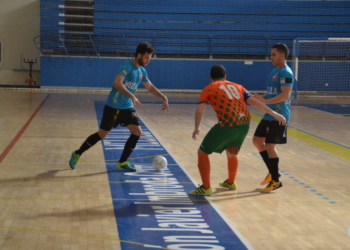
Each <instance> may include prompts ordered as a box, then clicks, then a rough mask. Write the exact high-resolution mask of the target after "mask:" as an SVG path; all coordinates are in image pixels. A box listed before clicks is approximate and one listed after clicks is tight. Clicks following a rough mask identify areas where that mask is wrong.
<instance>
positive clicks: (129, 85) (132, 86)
mask: <svg viewBox="0 0 350 250" xmlns="http://www.w3.org/2000/svg"><path fill="white" fill-rule="evenodd" d="M124 85H125V88H129V89H137V86H138V84H136V83H134V82H125V83H124Z"/></svg>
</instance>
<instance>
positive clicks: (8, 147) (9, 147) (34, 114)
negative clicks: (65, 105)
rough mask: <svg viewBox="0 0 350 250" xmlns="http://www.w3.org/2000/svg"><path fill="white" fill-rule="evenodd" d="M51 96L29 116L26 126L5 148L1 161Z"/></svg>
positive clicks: (0, 156)
mask: <svg viewBox="0 0 350 250" xmlns="http://www.w3.org/2000/svg"><path fill="white" fill-rule="evenodd" d="M49 97H50V94H48V95H47V96H46V97H45V99H44V100H43V101H42V102H41V103H40V105H39V107H38V108H37V109H36V110H35V111H34V113H33V114H32V115H31V117H29V119H28V121H27V122H26V123H25V124H24V126H23V127H22V128H21V130H20V131H19V132H18V133H17V135H16V136H15V137H14V138H13V140H12V141H11V142H10V144H9V145H8V146H7V147H6V148H5V150H4V151H3V152H2V154H1V155H0V163H1V162H2V161H3V160H4V159H5V157H6V156H7V154H8V153H9V152H10V151H11V149H12V148H13V146H15V144H16V143H17V141H18V140H19V138H20V137H21V136H22V134H23V133H24V132H25V131H26V129H27V128H28V126H29V124H30V123H31V122H32V120H33V119H34V117H35V116H36V115H37V114H38V112H39V111H40V109H41V108H42V106H43V105H44V104H45V102H46V101H47V99H48V98H49Z"/></svg>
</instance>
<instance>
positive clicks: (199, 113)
mask: <svg viewBox="0 0 350 250" xmlns="http://www.w3.org/2000/svg"><path fill="white" fill-rule="evenodd" d="M206 106H207V104H206V103H199V104H198V106H197V109H196V113H195V120H194V131H193V133H192V138H193V139H195V140H197V135H199V132H200V129H199V126H200V124H201V122H202V118H203V114H204V110H205V108H206Z"/></svg>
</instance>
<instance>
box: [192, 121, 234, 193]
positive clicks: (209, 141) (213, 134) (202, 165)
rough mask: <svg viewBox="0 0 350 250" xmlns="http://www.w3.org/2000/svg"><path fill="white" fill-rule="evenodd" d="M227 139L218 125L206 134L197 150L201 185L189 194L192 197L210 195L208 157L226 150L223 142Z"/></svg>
mask: <svg viewBox="0 0 350 250" xmlns="http://www.w3.org/2000/svg"><path fill="white" fill-rule="evenodd" d="M227 138H228V136H227V134H226V133H225V131H224V128H221V127H220V126H219V125H218V124H216V125H215V126H214V127H212V128H211V129H210V130H209V132H208V134H206V136H205V137H204V139H203V142H202V144H201V145H200V148H199V150H198V153H197V156H198V170H199V173H200V176H201V179H202V183H203V184H202V185H201V186H200V187H198V188H197V189H195V190H192V191H190V192H189V194H192V195H210V194H212V192H213V191H212V188H211V185H210V161H209V155H210V154H211V153H213V152H220V153H221V152H222V151H223V150H225V149H226V148H227V146H228V145H227V144H226V142H225V140H226V139H227Z"/></svg>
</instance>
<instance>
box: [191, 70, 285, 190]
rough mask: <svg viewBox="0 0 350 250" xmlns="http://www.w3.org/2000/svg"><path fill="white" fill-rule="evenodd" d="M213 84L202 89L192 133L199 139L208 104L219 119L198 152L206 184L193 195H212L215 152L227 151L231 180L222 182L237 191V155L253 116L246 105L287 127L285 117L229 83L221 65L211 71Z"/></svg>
mask: <svg viewBox="0 0 350 250" xmlns="http://www.w3.org/2000/svg"><path fill="white" fill-rule="evenodd" d="M210 79H211V80H212V83H210V84H209V85H207V86H206V87H204V88H203V90H202V92H201V94H200V98H199V103H198V106H197V110H196V114H195V128H194V131H193V134H192V138H193V139H195V140H196V139H197V135H199V132H200V129H199V125H200V123H201V120H202V117H203V114H204V110H205V108H206V106H207V102H209V103H210V104H211V106H212V108H213V109H214V111H215V113H216V116H217V118H218V123H217V124H215V125H214V127H212V128H211V129H210V131H209V132H208V134H207V135H206V136H205V138H204V139H203V142H202V144H201V146H200V148H199V150H198V169H199V172H200V175H201V178H202V182H203V184H202V185H201V186H200V187H198V188H197V189H195V190H193V191H190V194H192V195H210V194H212V192H213V191H212V188H211V185H210V161H209V155H210V154H212V153H213V152H215V153H222V152H223V151H224V150H226V155H227V161H228V179H227V180H225V181H224V182H222V183H220V184H219V185H220V186H221V187H227V188H229V189H231V190H235V189H236V188H237V185H236V184H235V178H236V174H237V169H238V159H237V154H238V152H239V150H240V148H241V146H242V144H243V141H244V139H245V137H246V135H247V133H248V130H249V123H250V113H249V110H248V107H247V105H246V103H249V104H251V105H253V106H254V107H256V108H258V109H260V110H262V111H263V112H266V113H268V114H270V115H272V116H273V117H274V118H275V119H277V120H278V121H279V123H280V124H283V125H284V124H285V123H286V120H285V118H284V117H283V116H282V115H280V114H278V113H276V112H275V111H273V110H271V109H270V108H269V107H267V106H266V105H265V104H264V103H262V102H261V101H260V100H259V99H257V98H251V96H252V95H251V94H250V93H249V92H248V91H247V90H246V89H245V88H244V87H243V86H241V85H239V84H236V83H233V82H229V81H227V80H226V70H225V68H224V67H223V66H222V65H214V66H213V67H212V68H211V71H210Z"/></svg>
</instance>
